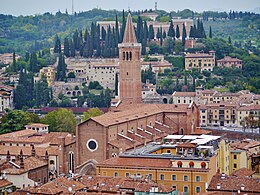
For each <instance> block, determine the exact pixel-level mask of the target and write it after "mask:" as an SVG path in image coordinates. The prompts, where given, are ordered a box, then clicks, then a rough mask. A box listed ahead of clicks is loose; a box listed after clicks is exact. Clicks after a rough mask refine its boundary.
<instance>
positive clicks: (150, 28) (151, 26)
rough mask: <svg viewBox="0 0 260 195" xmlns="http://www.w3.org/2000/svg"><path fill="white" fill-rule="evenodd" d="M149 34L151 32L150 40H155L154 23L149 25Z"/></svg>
mask: <svg viewBox="0 0 260 195" xmlns="http://www.w3.org/2000/svg"><path fill="white" fill-rule="evenodd" d="M148 34H149V35H148V38H149V41H150V40H153V39H154V28H153V25H152V24H150V25H149V30H148Z"/></svg>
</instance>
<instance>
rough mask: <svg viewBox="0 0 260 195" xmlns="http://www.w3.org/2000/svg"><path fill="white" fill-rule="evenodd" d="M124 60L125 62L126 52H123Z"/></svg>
mask: <svg viewBox="0 0 260 195" xmlns="http://www.w3.org/2000/svg"><path fill="white" fill-rule="evenodd" d="M123 60H125V52H123Z"/></svg>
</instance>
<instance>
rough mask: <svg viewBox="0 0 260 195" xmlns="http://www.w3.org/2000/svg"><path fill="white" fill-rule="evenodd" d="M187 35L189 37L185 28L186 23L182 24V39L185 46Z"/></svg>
mask: <svg viewBox="0 0 260 195" xmlns="http://www.w3.org/2000/svg"><path fill="white" fill-rule="evenodd" d="M186 37H187V33H186V28H185V25H184V24H182V36H181V40H182V46H183V47H184V46H185V42H186Z"/></svg>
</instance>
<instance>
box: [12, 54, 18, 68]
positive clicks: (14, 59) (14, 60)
mask: <svg viewBox="0 0 260 195" xmlns="http://www.w3.org/2000/svg"><path fill="white" fill-rule="evenodd" d="M15 56H16V55H15V51H14V52H13V64H12V71H13V72H16V71H17V65H16V57H15Z"/></svg>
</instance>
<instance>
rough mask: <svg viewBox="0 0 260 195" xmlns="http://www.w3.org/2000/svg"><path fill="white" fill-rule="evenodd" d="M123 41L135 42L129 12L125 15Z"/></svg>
mask: <svg viewBox="0 0 260 195" xmlns="http://www.w3.org/2000/svg"><path fill="white" fill-rule="evenodd" d="M123 43H137V40H136V36H135V30H134V26H133V21H132V16H131V14H130V13H129V14H128V16H127V22H126V27H125V33H124V39H123Z"/></svg>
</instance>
